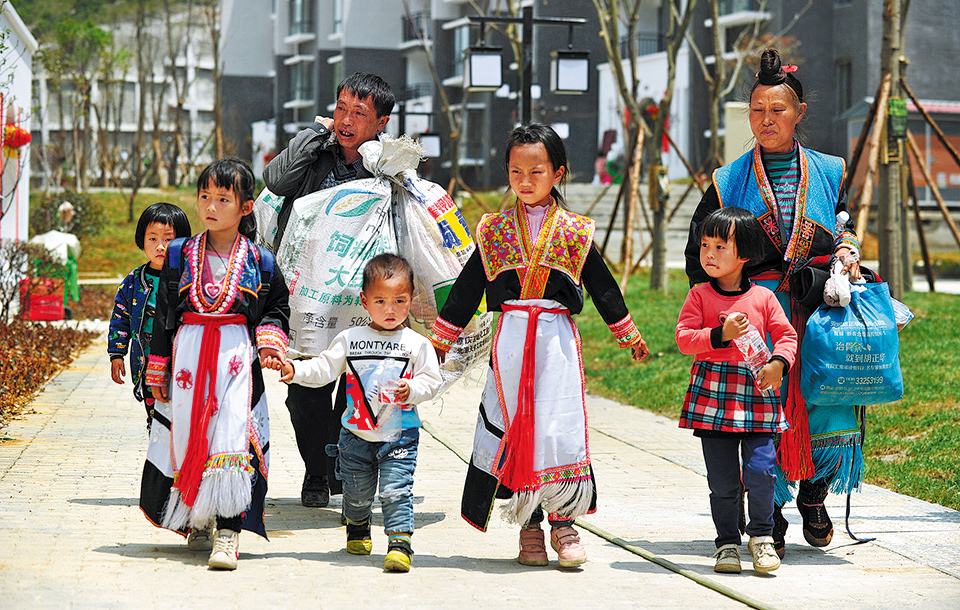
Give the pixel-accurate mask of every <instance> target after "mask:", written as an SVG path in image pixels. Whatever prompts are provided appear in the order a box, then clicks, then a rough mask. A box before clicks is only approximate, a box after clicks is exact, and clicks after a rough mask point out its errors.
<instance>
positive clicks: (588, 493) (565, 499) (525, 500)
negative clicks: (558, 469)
mask: <svg viewBox="0 0 960 610" xmlns="http://www.w3.org/2000/svg"><path fill="white" fill-rule="evenodd" d="M593 495H594V489H593V479H592V478H590V477H587V478H585V479H581V480H574V481H560V482H557V483H549V484H547V485H544V486H542V487H540V488H539V489H535V490H523V491H518V492H516V493H515V494H513V497H512V498H510V501H509V502H507V504H506V505H505V506H504V507H503V508H502V509H501V516H502V517H503V519H504V520H505V521H507V522H508V523H514V524H517V525H526V524H528V523H529V522H530V516H531V515H533V511H535V510H536V509H537V507H538V506H543V509H544V510H545V511H547V512H548V513H557V514H559V515H563V517H564V518H569V519H576V518H577V517H580V516H582V515H586V514H587V513H589V512H590V505H591V504H592V503H593Z"/></svg>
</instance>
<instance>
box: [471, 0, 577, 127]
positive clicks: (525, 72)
mask: <svg viewBox="0 0 960 610" xmlns="http://www.w3.org/2000/svg"><path fill="white" fill-rule="evenodd" d="M468 19H469V20H470V22H471V23H479V24H480V27H481V32H482V28H484V27H485V26H486V24H488V23H498V24H510V23H516V24H520V35H521V37H522V40H521V43H520V56H521V57H520V58H521V66H522V68H521V70H520V118H521V122H522V123H529V122H530V120H531V118H532V115H533V78H532V72H533V27H534V26H535V25H566V26H569V28H570V37H571V38H572V37H573V27H574V26H575V25H583V24H584V23H586V22H587V20H586V19H583V18H580V17H536V18H535V17H534V16H533V7H532V6H525V7H524V8H523V12H522V16H520V17H487V16H470V17H468ZM482 38H484V36H483V35H482V34H481V39H482ZM482 42H483V43H485V42H486V41H485V40H483V41H482ZM567 46H568V48H569V47H570V46H571V45H570V44H569V43H568V45H567ZM475 48H477V49H483V48H486V45H485V44H482V45H481V47H475ZM471 53H473V48H472V49H471ZM586 57H587V55H586V54H585V53H579V54H578V55H577V57H576V59H579V60H583V59H586ZM468 61H469V59H468ZM556 61H558V62H559V61H560V58H558V59H557V60H556ZM578 65H581V64H578ZM582 65H583V67H584V68H585V69H586V70H589V65H587V64H586V63H585V62H583V63H582ZM558 69H559V68H558V67H556V66H555V67H554V70H558ZM575 80H579V81H581V82H585V81H586V78H583V77H581V78H579V79H575ZM467 86H468V87H469V86H470V83H467ZM583 90H584V91H585V90H586V89H585V88H584V89H583ZM574 91H579V90H564V91H563V92H564V93H571V92H574Z"/></svg>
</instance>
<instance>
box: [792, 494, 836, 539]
mask: <svg viewBox="0 0 960 610" xmlns="http://www.w3.org/2000/svg"><path fill="white" fill-rule="evenodd" d="M826 497H827V486H826V485H824V484H821V483H811V482H809V481H800V491H799V492H798V493H797V510H799V511H800V516H801V517H802V518H803V537H804V539H805V540H806V541H807V543H808V544H810V546H816V547H824V546H827V545H828V544H830V541H831V540H832V539H833V522H832V521H830V515H828V514H827V509H826V507H825V506H824V505H823V501H824V499H826Z"/></svg>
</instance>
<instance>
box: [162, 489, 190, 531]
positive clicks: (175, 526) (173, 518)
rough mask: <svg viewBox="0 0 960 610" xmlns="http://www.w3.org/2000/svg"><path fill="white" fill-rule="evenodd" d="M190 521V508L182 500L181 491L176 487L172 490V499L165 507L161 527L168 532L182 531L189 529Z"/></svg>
mask: <svg viewBox="0 0 960 610" xmlns="http://www.w3.org/2000/svg"><path fill="white" fill-rule="evenodd" d="M189 520H190V507H189V506H187V505H186V503H184V502H183V500H182V499H181V498H180V490H179V489H177V488H176V487H174V488H172V489H171V490H170V498H169V499H168V500H167V504H166V506H164V507H163V515H162V518H161V520H160V525H161V526H163V527H165V528H167V529H168V530H174V531H182V530H185V529H187V523H188V522H189Z"/></svg>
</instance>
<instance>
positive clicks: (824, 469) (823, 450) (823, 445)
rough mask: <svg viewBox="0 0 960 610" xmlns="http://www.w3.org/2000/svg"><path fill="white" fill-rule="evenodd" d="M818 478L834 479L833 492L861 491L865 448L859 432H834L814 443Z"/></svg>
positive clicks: (832, 483)
mask: <svg viewBox="0 0 960 610" xmlns="http://www.w3.org/2000/svg"><path fill="white" fill-rule="evenodd" d="M811 452H812V453H813V464H814V467H815V468H816V470H817V474H816V478H817V479H819V480H824V481H830V480H831V479H832V481H831V483H830V491H831V492H833V493H836V494H846V493H850V492H852V491H860V485H861V483H863V450H862V448H861V447H860V433H859V432H848V433H844V434H841V435H831V436H829V437H826V438H824V439H819V438H815V439H813V441H812V442H811Z"/></svg>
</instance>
